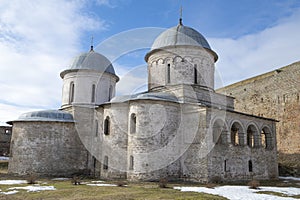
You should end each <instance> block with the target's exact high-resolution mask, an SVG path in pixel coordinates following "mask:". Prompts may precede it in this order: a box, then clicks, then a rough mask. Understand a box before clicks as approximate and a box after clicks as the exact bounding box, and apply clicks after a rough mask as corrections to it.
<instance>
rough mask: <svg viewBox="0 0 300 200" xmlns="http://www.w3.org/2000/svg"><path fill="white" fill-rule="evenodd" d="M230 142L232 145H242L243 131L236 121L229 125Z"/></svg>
mask: <svg viewBox="0 0 300 200" xmlns="http://www.w3.org/2000/svg"><path fill="white" fill-rule="evenodd" d="M230 131H231V134H230V138H231V144H233V145H244V133H243V128H242V125H241V124H240V123H238V122H234V123H233V124H232V126H231V129H230Z"/></svg>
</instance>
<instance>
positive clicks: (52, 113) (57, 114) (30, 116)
mask: <svg viewBox="0 0 300 200" xmlns="http://www.w3.org/2000/svg"><path fill="white" fill-rule="evenodd" d="M15 121H60V122H74V119H73V116H72V115H71V114H70V113H67V112H64V111H60V110H42V111H34V112H28V113H24V114H22V115H20V117H19V118H18V119H17V120H15Z"/></svg>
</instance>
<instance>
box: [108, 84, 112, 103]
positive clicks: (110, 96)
mask: <svg viewBox="0 0 300 200" xmlns="http://www.w3.org/2000/svg"><path fill="white" fill-rule="evenodd" d="M112 96H113V87H112V85H111V86H109V89H108V101H110V100H111V99H112Z"/></svg>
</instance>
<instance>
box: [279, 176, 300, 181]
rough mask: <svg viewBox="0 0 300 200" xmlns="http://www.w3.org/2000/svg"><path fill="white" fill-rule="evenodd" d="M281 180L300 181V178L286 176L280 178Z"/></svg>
mask: <svg viewBox="0 0 300 200" xmlns="http://www.w3.org/2000/svg"><path fill="white" fill-rule="evenodd" d="M279 179H284V180H293V181H300V178H297V177H292V176H287V177H285V176H279Z"/></svg>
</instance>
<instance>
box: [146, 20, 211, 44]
mask: <svg viewBox="0 0 300 200" xmlns="http://www.w3.org/2000/svg"><path fill="white" fill-rule="evenodd" d="M174 45H191V46H200V47H204V48H206V49H210V50H211V48H210V46H209V44H208V42H207V41H206V39H205V38H204V37H203V36H202V35H201V34H200V33H199V32H198V31H196V30H195V29H193V28H190V27H188V26H183V25H181V24H178V25H177V26H174V27H172V28H169V29H167V30H166V31H164V32H162V33H161V34H160V35H159V36H158V37H157V38H156V39H155V41H154V43H153V45H152V47H151V50H153V49H159V48H162V47H167V46H174Z"/></svg>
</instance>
